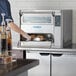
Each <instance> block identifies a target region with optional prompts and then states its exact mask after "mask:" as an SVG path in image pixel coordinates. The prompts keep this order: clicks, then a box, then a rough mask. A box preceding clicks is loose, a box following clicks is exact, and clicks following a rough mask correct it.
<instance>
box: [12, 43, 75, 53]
mask: <svg viewBox="0 0 76 76" xmlns="http://www.w3.org/2000/svg"><path fill="white" fill-rule="evenodd" d="M13 50H21V51H23V50H26V52H29V53H31V52H38V53H51V54H76V44H73V45H72V46H70V47H67V48H25V47H13Z"/></svg>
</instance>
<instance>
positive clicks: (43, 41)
mask: <svg viewBox="0 0 76 76" xmlns="http://www.w3.org/2000/svg"><path fill="white" fill-rule="evenodd" d="M71 26H72V10H20V27H21V29H22V30H24V31H25V32H27V33H28V34H29V35H30V36H31V40H30V41H27V40H26V39H25V38H23V37H22V36H20V44H21V46H22V47H29V48H30V47H34V48H62V47H66V46H68V45H70V44H71V43H72V28H71Z"/></svg>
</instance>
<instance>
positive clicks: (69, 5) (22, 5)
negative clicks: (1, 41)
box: [9, 0, 76, 45]
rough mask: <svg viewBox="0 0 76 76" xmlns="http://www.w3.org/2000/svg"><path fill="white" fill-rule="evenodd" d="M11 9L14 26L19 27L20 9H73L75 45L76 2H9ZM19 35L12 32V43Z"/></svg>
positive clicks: (48, 0)
mask: <svg viewBox="0 0 76 76" xmlns="http://www.w3.org/2000/svg"><path fill="white" fill-rule="evenodd" d="M9 1H10V3H11V7H12V16H13V18H14V21H15V23H16V24H18V25H19V14H18V13H19V10H20V9H73V43H76V33H75V32H76V0H9ZM16 35H17V36H18V37H19V34H17V33H15V32H13V42H14V43H15V45H16V43H17V41H18V40H19V39H18V40H16V38H15V36H16Z"/></svg>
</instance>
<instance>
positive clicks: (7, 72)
mask: <svg viewBox="0 0 76 76" xmlns="http://www.w3.org/2000/svg"><path fill="white" fill-rule="evenodd" d="M38 64H39V60H36V59H17V61H15V62H12V63H9V64H0V76H17V75H19V74H20V73H23V72H25V71H27V70H29V69H31V68H33V67H35V66H37V65H38Z"/></svg>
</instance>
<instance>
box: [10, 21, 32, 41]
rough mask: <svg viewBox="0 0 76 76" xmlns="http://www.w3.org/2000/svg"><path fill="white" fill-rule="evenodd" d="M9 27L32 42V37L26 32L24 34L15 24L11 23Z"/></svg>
mask: <svg viewBox="0 0 76 76" xmlns="http://www.w3.org/2000/svg"><path fill="white" fill-rule="evenodd" d="M9 27H10V28H11V29H12V30H14V31H16V32H18V33H20V34H21V35H22V36H23V37H24V38H26V39H27V40H30V39H31V37H30V36H29V35H28V34H27V33H26V32H24V31H23V30H21V28H19V27H18V26H17V25H16V24H15V23H14V22H10V23H9Z"/></svg>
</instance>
